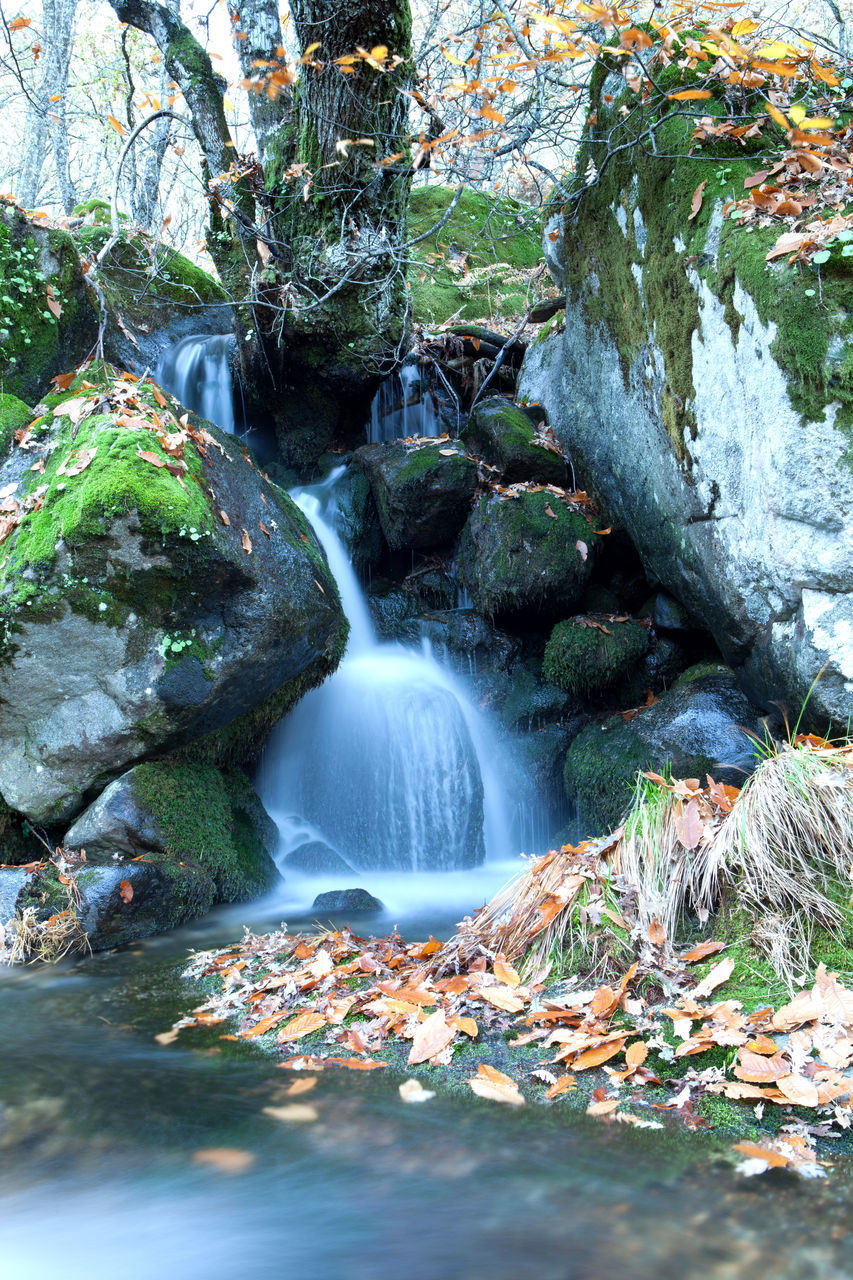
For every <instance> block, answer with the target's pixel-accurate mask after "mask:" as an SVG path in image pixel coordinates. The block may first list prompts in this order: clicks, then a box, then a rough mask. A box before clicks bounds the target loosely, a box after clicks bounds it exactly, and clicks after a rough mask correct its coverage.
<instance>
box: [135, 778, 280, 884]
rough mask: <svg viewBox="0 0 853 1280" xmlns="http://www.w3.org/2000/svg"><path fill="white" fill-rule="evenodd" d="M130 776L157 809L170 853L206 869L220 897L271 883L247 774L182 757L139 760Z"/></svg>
mask: <svg viewBox="0 0 853 1280" xmlns="http://www.w3.org/2000/svg"><path fill="white" fill-rule="evenodd" d="M132 777H133V790H134V794H135V796H136V799H137V802H138V803H139V804H140V806H141V807H142V808H144V809H146V810H148V811H149V812H150V813H151V814H152V815H153V817H154V819H155V821H156V823H157V826H158V827H159V829H160V831H161V833H162V836H163V840H164V843H165V846H166V852H167V854H168V855H169V857H170V858H171V859H173V860H174V861H175V862H177V863H181V862H183V861H187V862H190V863H193V864H197V865H198V866H200V867H201V868H203V869H204V870H205V871H207V872H208V873H209V874H210V876H211V877H212V880H213V883H214V886H215V890H216V896H217V898H218V899H219V900H220V901H224V902H235V901H241V900H243V899H245V898H248V897H252V896H255V895H256V894H258V893H262V892H264V891H265V890H266V889H268V888H269V887H270V885H271V883H272V882H273V881H274V879H275V877H274V875H273V874H272V870H273V869H272V867H271V864H270V860H269V857H268V854H267V851H266V850H265V849H264V846H263V843H262V841H261V837H260V835H259V833H258V830H257V828H256V827H255V825H254V823H253V821H252V814H251V808H250V800H249V798H248V793H249V792H251V787H250V785H249V783H248V780H247V779H246V778H245V777H244V776H242V775H239V774H237V775H232V776H230V777H229V776H228V775H225V774H223V773H221V772H220V771H219V770H218V769H216V768H214V767H213V766H212V765H209V764H203V763H201V762H192V761H188V760H181V761H160V762H158V763H155V764H142V765H137V767H136V768H135V769H134V770H133V774H132ZM256 803H258V802H257V801H256Z"/></svg>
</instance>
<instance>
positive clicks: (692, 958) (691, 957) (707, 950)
mask: <svg viewBox="0 0 853 1280" xmlns="http://www.w3.org/2000/svg"><path fill="white" fill-rule="evenodd" d="M725 945H726V944H725V943H724V942H711V941H708V942H698V943H697V944H696V946H695V947H691V948H690V950H689V951H685V953H684V955H683V956H682V957H681V958H682V960H686V961H687V963H688V964H696V962H697V961H698V960H704V959H705V957H706V956H712V955H714V954H715V953H716V952H717V951H722V950H723V948H724V947H725Z"/></svg>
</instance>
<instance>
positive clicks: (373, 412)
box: [367, 364, 441, 444]
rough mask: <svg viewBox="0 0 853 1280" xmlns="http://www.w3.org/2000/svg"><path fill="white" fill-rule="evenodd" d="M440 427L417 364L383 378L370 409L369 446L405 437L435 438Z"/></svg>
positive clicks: (403, 367)
mask: <svg viewBox="0 0 853 1280" xmlns="http://www.w3.org/2000/svg"><path fill="white" fill-rule="evenodd" d="M440 434H441V426H440V424H439V420H438V414H437V412H436V408H435V401H434V400H433V398H432V393H431V392H430V390H429V388H428V387H425V386H424V384H423V374H422V371H421V369H420V367H419V366H418V365H417V364H404V365H402V366H401V368H400V369H399V371H398V372H397V373H394V374H392V375H391V377H390V378H386V379H385V381H384V382H383V383H382V385H381V386H380V388H379V390H378V391H377V392H376V395H375V396H374V397H373V403H372V404H371V406H370V422H369V424H368V427H367V439H368V442H369V443H370V444H378V443H379V442H380V441H382V440H400V439H404V438H405V437H406V436H437V435H440Z"/></svg>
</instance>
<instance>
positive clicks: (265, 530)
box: [258, 520, 272, 538]
mask: <svg viewBox="0 0 853 1280" xmlns="http://www.w3.org/2000/svg"><path fill="white" fill-rule="evenodd" d="M258 524H259V525H260V526H261V533H265V534H266V535H267V537H268V538H271V537H272V534H271V533H270V531H269V529H268V528H267V526H266V525H265V524H264V522H263V520H259V521H258Z"/></svg>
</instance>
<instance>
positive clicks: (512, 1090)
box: [468, 1062, 524, 1107]
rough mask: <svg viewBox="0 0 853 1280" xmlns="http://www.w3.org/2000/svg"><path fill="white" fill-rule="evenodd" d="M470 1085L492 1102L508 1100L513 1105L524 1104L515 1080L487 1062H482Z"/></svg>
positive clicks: (481, 1096) (519, 1105) (479, 1094)
mask: <svg viewBox="0 0 853 1280" xmlns="http://www.w3.org/2000/svg"><path fill="white" fill-rule="evenodd" d="M468 1085H469V1087H470V1088H471V1090H472V1091H473V1092H474V1093H476V1095H477V1097H478V1098H488V1099H489V1100H490V1101H491V1102H506V1103H509V1105H510V1106H511V1107H523V1106H524V1098H523V1097H522V1096H521V1093H520V1092H519V1089H518V1085H517V1084H516V1083H515V1081H514V1080H511V1079H510V1077H509V1076H505V1075H504V1074H503V1072H501V1071H496V1070H495V1068H494V1067H490V1066H489V1065H488V1064H487V1063H485V1062H481V1063H480V1065H479V1066H478V1068H477V1074H476V1076H474V1077H473V1079H471V1080H469V1081H468Z"/></svg>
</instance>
